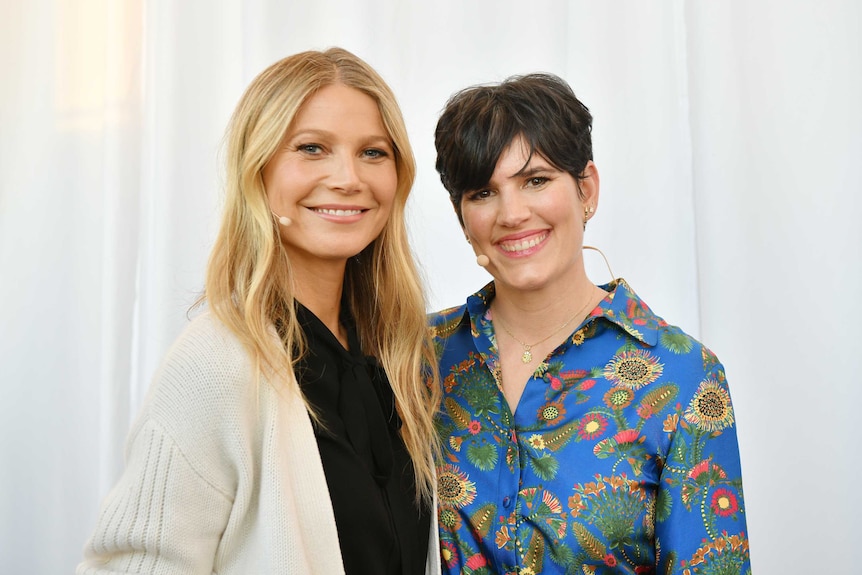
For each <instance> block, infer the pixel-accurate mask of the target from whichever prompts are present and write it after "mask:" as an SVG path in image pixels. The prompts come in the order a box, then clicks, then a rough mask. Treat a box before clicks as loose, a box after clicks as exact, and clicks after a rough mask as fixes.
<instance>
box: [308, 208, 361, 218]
mask: <svg viewBox="0 0 862 575" xmlns="http://www.w3.org/2000/svg"><path fill="white" fill-rule="evenodd" d="M311 211H313V212H315V213H318V214H325V215H327V216H336V217H342V218H343V217H347V216H358V215H359V214H361V213H362V212H363V211H364V210H333V209H329V208H312V209H311Z"/></svg>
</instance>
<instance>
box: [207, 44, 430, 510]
mask: <svg viewBox="0 0 862 575" xmlns="http://www.w3.org/2000/svg"><path fill="white" fill-rule="evenodd" d="M336 83H338V84H342V85H345V86H349V87H351V88H355V89H357V90H360V91H362V92H363V93H365V94H368V95H369V96H371V97H372V98H373V99H374V100H375V101H376V102H377V106H378V109H379V110H380V116H381V118H382V120H383V125H384V126H385V128H386V131H387V132H388V134H389V137H390V138H391V139H392V144H393V147H394V150H395V161H396V169H397V174H398V183H397V188H396V194H395V200H394V202H393V206H392V212H391V215H390V217H389V220H388V221H387V223H386V225H385V227H384V228H383V231H382V232H381V234H380V236H379V237H378V238H377V239H376V240H374V241H373V242H372V243H371V244H370V245H369V246H368V247H366V248H365V249H364V250H363V251H362V252H361V253H360V254H358V255H357V256H355V257H352V258H350V259H349V261H348V265H347V268H346V272H345V283H344V289H345V293H346V297H347V301H348V302H349V305H350V310H351V312H352V313H353V317H354V319H355V320H356V328H357V332H358V336H359V340H360V342H361V345H362V350H363V352H364V353H366V354H370V355H373V356H375V357H376V358H377V359H378V361H379V362H380V363H381V365H383V367H384V369H385V370H386V374H387V376H388V377H389V382H390V384H391V386H392V390H393V392H394V395H395V402H396V408H397V410H398V414H399V416H400V417H401V420H402V422H403V423H402V427H401V436H402V438H403V440H404V444H405V445H406V447H407V451H408V452H409V453H410V456H411V458H412V460H413V467H414V470H415V475H416V492H417V497H419V498H421V499H424V500H425V501H426V502H427V501H430V499H431V497H432V494H433V490H434V487H435V486H434V469H433V458H434V456H436V453H437V446H438V439H437V434H436V433H435V430H434V423H433V418H434V412H435V410H436V407H437V405H438V404H439V401H440V386H439V385H438V378H437V374H436V359H435V356H434V351H433V345H432V343H431V341H430V339H429V335H428V330H427V328H426V323H425V300H424V296H423V291H422V286H421V284H420V281H419V275H418V273H417V270H416V266H415V263H414V262H413V257H412V253H411V250H410V245H409V243H408V237H407V230H406V227H405V223H404V211H405V206H406V202H407V197H408V195H409V194H410V190H411V187H412V186H413V179H414V176H415V173H416V166H415V161H414V159H413V151H412V149H411V147H410V143H409V141H408V139H407V129H406V127H405V125H404V120H403V118H402V116H401V111H400V109H399V107H398V104H397V103H396V101H395V96H394V95H393V93H392V91H391V89H390V88H389V86H387V85H386V83H385V82H384V81H383V79H382V78H381V77H380V76H379V75H378V74H377V73H376V72H375V71H374V70H373V69H372V68H371V67H370V66H369V65H368V64H366V63H365V62H363V61H362V60H361V59H359V58H358V57H356V56H355V55H353V54H351V53H350V52H348V51H346V50H343V49H340V48H331V49H329V50H326V51H324V52H316V51H309V52H302V53H299V54H295V55H293V56H289V57H287V58H285V59H283V60H280V61H278V62H276V63H275V64H273V65H272V66H270V67H269V68H267V69H266V70H264V71H263V72H261V73H260V74H259V75H258V76H257V77H256V78H255V79H254V80H253V81H252V83H251V84H250V85H249V87H248V88H247V89H246V92H245V94H244V95H243V96H242V99H241V100H240V102H239V104H238V105H237V107H236V110H235V111H234V113H233V116H232V118H231V121H230V124H229V125H228V131H227V151H226V174H225V176H226V198H225V210H224V216H223V219H222V223H221V229H220V231H219V234H218V237H217V239H216V241H215V245H214V247H213V251H212V254H211V256H210V261H209V266H208V269H207V276H206V290H205V295H204V299H205V300H206V302H207V303H208V304H209V307H210V309H211V310H212V312H213V313H214V314H215V315H216V317H218V318H219V319H220V320H221V321H222V322H223V323H224V324H225V325H226V326H228V328H229V329H231V331H233V332H234V333H235V334H236V335H237V336H238V337H239V338H240V339H241V341H242V342H243V343H244V344H245V346H246V347H247V348H248V349H249V350H250V352H251V354H252V357H253V359H254V360H255V364H256V368H257V371H258V373H259V374H262V375H265V374H278V373H281V374H285V373H289V372H290V371H292V370H293V368H294V365H295V363H296V362H297V360H298V359H299V357H300V356H301V354H302V353H304V350H305V342H304V339H303V336H302V330H301V327H300V325H299V323H298V321H297V318H296V315H295V309H294V305H293V302H294V287H293V284H292V281H291V266H290V260H289V258H288V256H287V253H286V252H285V250H284V248H283V246H282V244H281V240H280V237H279V230H278V226H277V224H276V223H275V222H274V220H273V217H272V214H271V212H270V208H269V204H268V202H267V197H266V190H265V189H264V185H263V178H262V175H261V172H262V170H263V167H264V166H265V165H266V163H267V162H268V161H269V159H270V158H271V157H272V156H273V155H274V153H275V151H276V149H277V148H278V146H279V143H280V142H281V141H282V139H283V137H284V135H285V133H286V132H287V130H288V128H289V127H290V125H291V122H292V121H293V119H294V118H295V117H296V114H297V112H298V111H299V109H300V107H301V106H302V105H303V103H304V102H305V101H306V100H308V98H309V97H311V96H312V95H314V94H315V93H316V92H317V91H318V90H320V89H321V88H322V87H324V86H327V85H331V84H336ZM276 323H277V324H279V325H280V326H281V328H282V329H281V330H280V332H281V333H282V337H281V341H279V339H278V338H276V337H274V336H273V333H274V330H273V329H272V326H273V325H274V324H276ZM428 377H430V378H431V380H430V381H429V380H427V379H426V378H428ZM306 405H308V404H307V402H306ZM309 411H310V412H312V410H310V409H309ZM312 413H313V412H312Z"/></svg>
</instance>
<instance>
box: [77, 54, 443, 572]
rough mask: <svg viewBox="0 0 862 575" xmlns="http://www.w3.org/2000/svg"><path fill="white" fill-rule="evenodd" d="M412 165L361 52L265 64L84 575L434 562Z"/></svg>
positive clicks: (389, 101) (356, 568) (397, 121)
mask: <svg viewBox="0 0 862 575" xmlns="http://www.w3.org/2000/svg"><path fill="white" fill-rule="evenodd" d="M414 172H415V167H414V160H413V156H412V151H411V148H410V144H409V142H408V141H407V135H406V130H405V127H404V122H403V120H402V117H401V113H400V111H399V108H398V105H397V104H396V102H395V99H394V97H393V94H392V92H391V90H390V89H389V87H388V86H387V85H386V84H385V82H384V81H383V80H382V79H381V78H380V77H379V76H378V75H377V73H376V72H375V71H374V70H373V69H371V68H370V67H369V66H368V65H367V64H366V63H364V62H363V61H362V60H360V59H359V58H357V57H356V56H354V55H353V54H351V53H349V52H347V51H345V50H341V49H337V48H335V49H330V50H327V51H325V52H304V53H301V54H296V55H294V56H291V57H288V58H286V59H284V60H282V61H280V62H277V63H276V64H274V65H272V66H271V67H270V68H268V69H266V70H264V71H263V72H262V73H261V74H260V75H259V76H258V77H257V78H255V80H254V81H253V82H252V83H251V85H250V86H249V87H248V89H247V90H246V92H245V94H244V96H243V97H242V99H241V101H240V102H239V105H238V106H237V108H236V111H235V112H234V114H233V118H232V119H231V123H230V126H229V129H228V141H227V198H226V207H225V212H224V217H223V220H222V225H221V230H220V232H219V235H218V238H217V240H216V243H215V246H214V248H213V252H212V255H211V259H210V262H209V268H208V271H207V278H206V290H205V296H204V298H203V299H204V301H205V303H206V307H207V309H206V311H205V312H204V313H203V314H201V315H200V316H198V317H197V318H195V319H194V320H193V321H192V323H191V325H189V327H188V328H187V329H186V331H185V332H184V333H183V334H182V335H181V336H180V338H179V340H178V341H177V342H176V344H175V345H174V346H173V348H172V349H171V351H170V352H169V354H168V356H167V358H166V359H165V361H164V364H163V366H162V367H161V369H160V371H159V372H158V375H157V376H156V379H155V382H154V384H153V387H152V389H151V390H150V393H149V395H148V398H147V401H146V404H145V406H144V408H143V410H142V413H141V414H140V416H139V417H138V419H137V422H136V424H135V426H134V428H133V429H132V432H131V435H130V437H129V440H128V447H127V466H126V470H125V473H124V474H123V476H122V478H121V480H120V482H119V484H118V485H117V486H116V487H115V488H114V490H113V491H112V492H111V493H110V495H109V496H108V498H107V500H106V501H105V503H104V505H103V508H102V512H101V514H100V516H99V519H98V523H97V526H96V530H95V533H94V534H93V536H92V537H91V539H90V541H89V542H88V544H87V546H86V550H85V556H86V559H85V561H84V562H83V563H82V564H81V565H80V566H79V567H78V571H77V572H78V573H79V574H108V573H111V574H116V573H159V574H180V573H183V574H202V575H203V574H206V575H209V574H211V573H219V574H221V575H230V574H242V575H248V574H251V573H267V574H275V573H321V574H326V575H329V574H332V573H344V572H346V573H392V574H396V573H397V574H401V573H404V574H407V573H423V572H428V573H430V572H436V571H438V570H439V567H438V557H439V554H438V550H437V542H436V536H435V534H436V525H434V523H435V521H434V519H433V514H432V513H431V512H430V509H431V502H432V498H433V497H432V496H433V476H434V475H433V474H434V471H433V463H432V456H433V452H434V449H435V447H434V446H435V445H436V444H435V433H434V430H433V424H432V420H433V407H432V406H433V405H436V404H437V402H438V401H439V398H437V397H432V395H434V394H439V391H437V389H438V386H436V385H433V386H431V387H430V389H432V390H433V391H429V387H426V386H425V384H424V383H423V381H424V380H423V378H422V377H421V373H422V370H423V366H426V365H428V364H430V363H431V362H433V356H432V348H431V346H430V342H429V341H428V339H427V331H426V328H425V315H424V310H425V306H424V301H423V296H422V291H421V287H420V284H419V281H418V279H417V273H416V269H415V267H414V264H413V261H412V259H411V255H410V250H409V247H408V243H407V236H406V233H405V227H404V207H405V202H406V200H407V196H408V194H409V192H410V188H411V185H412V183H413V177H414ZM429 545H430V549H431V552H429Z"/></svg>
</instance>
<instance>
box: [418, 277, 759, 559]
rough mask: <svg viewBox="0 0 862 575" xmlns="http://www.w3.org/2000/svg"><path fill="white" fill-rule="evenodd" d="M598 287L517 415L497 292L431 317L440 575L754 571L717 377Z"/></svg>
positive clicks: (626, 298) (704, 352) (648, 314)
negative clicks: (505, 385)
mask: <svg viewBox="0 0 862 575" xmlns="http://www.w3.org/2000/svg"><path fill="white" fill-rule="evenodd" d="M603 287H604V288H605V289H606V290H607V291H609V292H610V293H609V295H608V296H607V297H606V298H605V300H604V301H602V302H601V304H600V305H599V306H598V307H596V309H595V310H593V311H592V312H591V314H590V315H589V316H588V318H587V319H586V320H585V321H584V322H583V323H582V324H581V325H580V326H578V327H577V329H575V331H574V332H573V333H572V335H571V336H569V337H568V338H567V339H566V341H565V342H564V343H563V344H562V345H561V346H560V347H558V348H557V349H556V350H554V351H553V352H552V353H551V354H550V355H549V356H548V357H547V358H545V359H544V361H542V362H541V364H540V365H539V366H538V367H537V369H536V371H535V372H534V373H533V375H532V377H531V378H530V380H529V381H528V382H527V385H526V388H525V389H524V392H523V395H522V396H521V399H520V402H519V404H518V406H517V409H516V411H515V413H512V412H511V410H510V409H509V406H508V404H507V402H506V400H505V398H504V396H503V393H502V391H501V389H500V388H499V385H498V383H497V382H498V377H497V374H498V370H499V367H498V364H499V357H498V355H497V349H496V339H495V334H494V326H493V323H492V321H491V319H490V317H489V312H488V309H489V304H490V302H491V300H492V299H493V297H494V285H493V283H491V284H489V285H488V286H486V287H485V288H484V289H483V290H481V291H480V292H478V293H476V294H474V295H473V296H471V297H470V298H469V299H468V300H467V304H466V305H464V306H460V307H458V308H452V309H449V310H445V311H442V312H440V313H437V314H434V315H433V316H432V331H433V334H434V337H435V342H436V345H437V347H438V350H437V351H438V353H439V357H440V358H441V361H440V373H441V377H442V379H443V388H444V398H443V402H442V405H441V410H440V416H439V418H438V430H439V433H440V434H441V438H442V440H443V441H442V443H443V461H442V462H441V464H440V465H439V467H438V481H439V498H438V499H439V506H438V518H439V525H440V543H441V556H442V559H443V561H442V565H443V571H444V573H464V574H471V573H472V574H490V573H505V574H516V573H518V574H521V575H530V574H536V573H572V574H574V573H583V574H609V573H642V574H646V573H654V574H661V575H666V574H681V575H718V574H722V575H726V574H750V572H751V568H750V563H749V552H748V538H747V535H746V527H745V512H744V500H743V493H742V480H741V473H740V466H739V455H738V448H737V439H736V429H735V418H734V413H733V407H732V404H731V401H730V394H729V391H728V387H727V381H726V378H725V375H724V368H723V367H722V365H721V364H720V363H719V362H718V359H717V358H716V357H715V356H714V355H713V354H712V352H710V351H709V350H708V349H707V348H705V347H704V346H702V345H701V344H700V343H699V342H697V341H695V340H694V339H692V338H691V337H689V336H688V335H686V334H685V333H684V332H682V331H681V330H680V329H679V328H677V327H674V326H671V325H668V324H667V323H666V322H665V321H664V320H662V319H661V318H660V317H658V316H656V315H655V314H654V313H653V312H652V311H651V310H650V309H649V307H647V305H646V304H645V303H644V302H643V301H642V300H641V299H640V298H638V297H637V295H635V294H634V292H632V291H631V289H630V288H629V286H628V285H627V284H626V283H625V281H623V280H621V279H620V280H616V281H615V282H612V283H611V284H609V285H607V286H603Z"/></svg>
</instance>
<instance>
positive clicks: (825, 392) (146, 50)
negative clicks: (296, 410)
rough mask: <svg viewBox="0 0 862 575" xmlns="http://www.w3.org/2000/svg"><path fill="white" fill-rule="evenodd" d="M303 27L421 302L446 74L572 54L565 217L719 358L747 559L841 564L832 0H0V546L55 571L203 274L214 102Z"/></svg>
mask: <svg viewBox="0 0 862 575" xmlns="http://www.w3.org/2000/svg"><path fill="white" fill-rule="evenodd" d="M331 45H340V46H343V47H345V48H347V49H349V50H352V51H354V52H355V53H357V54H358V55H360V56H361V57H363V58H364V59H366V60H367V61H368V62H369V63H371V64H372V65H373V66H375V67H376V68H377V69H378V70H379V71H380V72H381V74H382V75H383V76H384V77H385V78H386V79H387V80H388V81H389V83H390V84H391V85H392V87H393V89H394V90H395V93H396V95H397V96H398V98H399V101H400V102H401V105H402V109H403V111H404V114H405V117H406V120H407V124H408V128H409V130H410V135H411V139H412V142H413V145H414V149H415V153H416V157H417V163H418V166H419V176H418V179H417V182H416V186H415V188H414V195H413V197H412V199H411V204H410V225H411V232H412V239H413V243H414V247H415V251H416V254H417V257H418V258H419V260H420V262H421V264H422V267H423V270H424V274H425V276H426V279H427V284H428V293H429V299H430V304H429V305H430V307H431V308H440V307H445V306H451V305H455V304H458V303H461V302H462V301H463V300H464V298H465V297H466V295H467V294H468V293H471V292H473V291H475V290H476V289H478V288H479V287H481V286H482V285H483V284H484V283H485V282H486V281H487V280H488V276H487V275H486V274H485V272H484V271H483V270H481V269H480V268H478V267H477V266H476V265H475V264H474V263H473V258H472V256H471V253H470V250H469V248H468V246H467V245H466V243H465V242H464V239H463V234H462V233H461V232H460V229H459V227H458V224H457V221H456V218H455V216H454V214H453V212H452V209H451V206H450V205H449V202H448V198H447V196H446V193H445V191H444V190H443V188H442V186H441V185H440V183H439V180H438V179H437V176H436V174H435V172H434V167H433V166H434V149H433V127H434V124H435V122H436V118H437V114H438V113H439V111H440V110H441V108H442V107H443V105H444V103H445V101H446V99H447V97H448V96H449V95H450V94H451V93H452V92H454V91H455V90H458V89H460V88H463V87H465V86H467V85H470V84H475V83H481V82H490V81H497V80H501V79H503V78H505V77H507V76H509V75H512V74H517V73H525V72H530V71H549V72H553V73H556V74H558V75H560V76H562V77H564V78H565V79H567V80H568V81H569V82H570V83H571V85H572V86H573V88H574V89H575V92H576V93H577V94H578V96H579V97H580V98H581V99H582V100H583V101H584V102H585V103H586V104H587V105H588V106H589V107H590V109H591V111H592V112H593V114H594V116H595V127H594V132H593V133H594V146H595V154H596V163H597V165H598V167H599V171H600V174H601V201H600V204H599V209H598V213H597V215H596V217H595V218H594V219H593V220H592V222H591V223H590V227H589V229H588V232H587V241H588V243H590V244H592V245H596V246H599V247H601V248H602V249H603V250H604V252H605V253H606V254H607V256H608V257H609V258H610V261H611V265H612V267H613V270H614V272H615V274H616V275H618V276H622V277H625V278H626V279H627V280H628V281H629V283H630V284H631V285H632V286H633V287H634V288H635V290H637V291H638V293H639V294H640V295H641V296H643V297H644V298H645V299H646V300H647V301H648V302H649V303H650V305H651V306H652V307H653V309H655V310H656V311H657V312H658V313H659V314H661V315H663V316H664V317H665V318H666V319H668V320H669V321H671V322H672V323H676V324H679V325H681V326H682V327H683V328H685V329H686V330H687V331H689V332H690V333H693V334H695V335H696V336H698V337H699V338H700V339H702V340H703V341H705V342H706V343H707V344H708V345H709V346H710V347H711V348H712V349H713V350H714V351H715V352H716V353H717V354H718V355H719V357H720V358H721V359H722V360H723V362H724V363H725V365H726V367H727V373H728V377H729V380H730V384H731V392H732V394H733V399H734V403H735V406H736V411H737V418H738V429H739V435H740V447H741V452H742V464H743V474H744V485H745V495H746V504H747V514H748V517H747V519H748V525H749V531H750V536H751V545H752V552H751V553H752V562H753V565H754V571H755V572H756V573H758V574H760V575H764V574H784V573H806V572H816V573H854V572H857V571H858V568H857V567H855V564H856V561H854V556H853V548H854V547H853V546H854V544H855V543H856V539H857V537H855V536H854V535H857V534H858V531H859V528H858V521H859V516H860V514H862V496H860V492H862V490H860V489H859V488H858V486H856V485H854V483H855V480H856V479H857V478H858V477H859V476H860V472H862V465H860V455H862V452H860V450H859V448H858V445H857V444H856V442H855V440H854V439H853V437H855V433H856V432H857V430H858V425H856V418H858V412H857V411H856V408H857V407H859V406H860V404H862V391H860V375H859V374H860V369H859V367H858V364H857V363H856V362H857V361H858V360H857V359H855V358H856V357H857V356H856V353H858V350H859V349H860V348H862V336H860V335H859V333H860V332H859V330H858V328H857V327H856V326H855V322H856V321H857V318H856V316H855V314H854V313H851V312H852V311H853V309H855V307H854V306H857V307H858V301H859V298H860V297H862V262H860V260H862V258H860V247H862V231H860V229H862V226H860V220H861V219H862V202H860V195H862V175H860V170H859V165H860V162H862V105H860V102H862V4H860V3H859V2H857V1H856V0H824V1H822V2H817V3H802V2H799V3H793V2H790V3H788V2H779V1H777V0H761V1H760V2H747V1H743V0H725V1H724V2H698V1H694V0H692V1H687V0H667V1H665V2H658V1H656V2H643V1H634V0H624V1H618V2H589V1H586V0H571V1H567V2H562V1H554V0H533V1H531V2H519V1H517V0H493V1H492V0H469V1H463V0H435V1H433V2H421V3H420V2H404V1H401V0H376V1H374V2H361V1H359V2H348V1H344V2H339V1H336V0H318V1H317V2H298V1H296V0H188V1H183V2H174V1H172V0H28V1H27V2H22V1H20V0H0V306H2V312H0V572H2V573H14V574H19V573H20V574H25V573H26V574H46V575H48V574H57V573H69V572H71V571H72V570H73V566H74V564H75V563H76V562H77V561H78V558H79V556H80V553H81V549H82V546H83V543H84V541H85V539H86V538H87V536H88V534H89V532H90V530H91V529H92V528H93V525H94V522H95V517H96V512H97V510H98V505H99V502H100V500H101V498H102V497H103V496H104V495H105V494H106V492H107V491H108V489H110V487H111V485H112V484H113V482H114V481H115V480H116V478H117V476H118V474H119V472H120V470H121V469H122V448H123V441H124V436H125V433H126V431H127V430H128V428H129V425H130V422H131V419H132V418H133V417H134V414H135V413H136V411H137V409H138V407H139V405H140V402H141V399H142V397H143V395H144V393H145V391H146V388H147V385H148V384H149V381H150V378H151V377H152V375H153V372H154V371H155V369H156V367H157V365H158V363H159V361H160V359H161V357H162V355H163V354H164V352H165V350H166V349H167V347H168V346H169V345H170V343H171V341H172V340H173V339H174V338H175V337H176V335H177V334H178V332H179V331H180V330H181V329H182V327H183V326H184V325H185V323H186V322H187V319H186V312H187V310H188V308H189V307H190V306H191V305H192V304H193V302H194V301H195V299H196V297H197V296H198V295H199V293H200V290H201V288H202V281H203V271H204V268H205V265H206V258H207V255H208V251H209V246H210V244H211V241H212V239H213V236H214V233H215V230H216V225H217V219H218V214H219V210H220V199H221V168H220V159H219V153H220V146H221V137H222V134H223V130H224V126H225V125H226V123H227V120H228V117H229V115H230V113H231V111H232V108H233V105H234V104H235V103H236V101H237V100H238V99H239V96H240V94H241V93H242V90H243V89H244V88H245V86H246V85H247V84H248V82H249V81H250V80H251V79H252V78H253V77H254V75H256V74H257V73H258V72H259V71H260V70H262V69H263V68H264V67H265V66H267V65H268V64H270V63H272V62H273V61H275V60H276V59H279V58H281V57H283V56H285V55H288V54H291V53H294V52H297V51H300V50H305V49H310V48H325V47H328V46H331ZM588 268H589V271H590V274H591V277H592V278H593V279H594V281H596V282H597V283H604V282H606V281H607V280H608V279H609V277H608V272H607V270H606V269H605V267H604V264H603V263H602V262H601V260H600V259H599V258H598V256H594V255H589V256H588ZM842 302H845V303H847V305H848V306H850V307H849V309H848V308H845V307H843V306H844V303H842ZM854 302H855V303H854ZM848 314H849V315H848ZM845 316H846V317H847V318H849V319H842V318H845ZM854 446H855V447H854Z"/></svg>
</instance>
